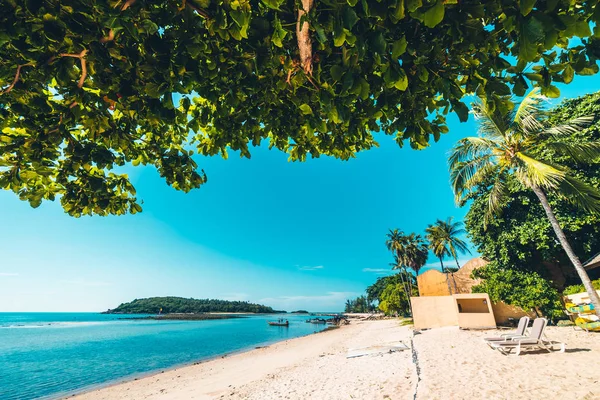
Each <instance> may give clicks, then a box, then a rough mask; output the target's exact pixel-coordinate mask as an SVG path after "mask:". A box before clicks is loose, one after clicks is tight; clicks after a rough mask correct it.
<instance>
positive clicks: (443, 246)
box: [425, 219, 458, 294]
mask: <svg viewBox="0 0 600 400" xmlns="http://www.w3.org/2000/svg"><path fill="white" fill-rule="evenodd" d="M437 222H443V221H441V220H439V219H438V220H437ZM425 232H426V233H427V234H426V235H425V237H426V238H427V241H428V242H429V249H430V250H431V251H432V252H433V254H434V255H435V256H436V257H437V258H439V259H440V265H441V267H442V273H444V274H445V275H446V285H448V293H450V294H452V287H451V286H450V280H449V279H448V274H447V273H446V269H445V268H444V257H446V256H449V255H451V253H450V250H449V249H448V244H447V241H446V235H445V234H444V231H443V230H442V228H441V227H440V226H439V225H438V224H437V223H436V225H429V226H428V227H427V229H425ZM454 290H455V291H456V292H458V290H457V288H456V282H454Z"/></svg>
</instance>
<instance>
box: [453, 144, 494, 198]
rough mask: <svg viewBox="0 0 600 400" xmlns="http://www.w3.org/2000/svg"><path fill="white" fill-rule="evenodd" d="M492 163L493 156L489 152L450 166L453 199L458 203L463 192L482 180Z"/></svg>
mask: <svg viewBox="0 0 600 400" xmlns="http://www.w3.org/2000/svg"><path fill="white" fill-rule="evenodd" d="M492 163H493V156H492V155H491V154H486V155H484V156H481V157H477V158H474V159H471V160H469V161H466V162H461V163H459V164H455V165H454V167H453V168H451V170H450V184H451V186H452V190H453V191H454V196H455V201H456V202H457V203H460V202H461V199H462V198H463V197H464V196H465V194H466V193H468V192H469V191H470V190H471V189H473V188H474V187H475V186H476V184H478V183H480V182H479V180H481V181H483V178H484V176H483V175H484V174H486V173H487V171H489V170H490V169H491V168H492V167H489V166H490V165H492V166H495V164H492ZM473 178H476V179H473Z"/></svg>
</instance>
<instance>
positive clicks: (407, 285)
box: [390, 255, 413, 315]
mask: <svg viewBox="0 0 600 400" xmlns="http://www.w3.org/2000/svg"><path fill="white" fill-rule="evenodd" d="M390 266H391V267H392V269H396V270H399V271H400V272H399V273H398V275H400V281H401V282H402V288H403V289H404V292H405V293H406V296H407V297H408V299H409V300H408V308H409V310H410V315H412V305H411V304H410V296H412V293H413V286H412V275H411V274H409V273H408V271H407V270H406V267H405V266H404V265H402V263H401V262H400V260H399V259H398V256H397V255H394V262H393V263H390ZM405 276H406V279H404V277H405Z"/></svg>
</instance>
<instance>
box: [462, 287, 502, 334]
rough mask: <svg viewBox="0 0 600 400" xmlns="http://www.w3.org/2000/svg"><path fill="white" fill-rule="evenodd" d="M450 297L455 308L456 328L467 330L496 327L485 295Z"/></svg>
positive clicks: (487, 297)
mask: <svg viewBox="0 0 600 400" xmlns="http://www.w3.org/2000/svg"><path fill="white" fill-rule="evenodd" d="M452 297H453V298H454V301H455V302H456V306H457V310H456V311H457V312H458V326H460V327H461V328H469V329H484V328H495V327H496V319H495V318H494V311H493V309H492V304H491V301H490V298H489V296H488V295H487V294H486V293H473V294H455V295H454V296H452ZM459 305H460V307H459Z"/></svg>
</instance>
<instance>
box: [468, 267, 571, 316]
mask: <svg viewBox="0 0 600 400" xmlns="http://www.w3.org/2000/svg"><path fill="white" fill-rule="evenodd" d="M472 277H473V278H475V279H481V280H482V281H481V283H480V284H479V285H475V286H473V288H472V289H471V291H472V292H473V293H487V294H488V295H489V296H490V300H492V301H494V302H497V301H503V302H505V303H506V304H510V305H513V306H516V307H520V308H522V309H523V310H539V311H541V312H542V314H544V315H545V316H547V317H549V318H557V317H561V316H563V315H564V313H563V306H562V303H561V301H560V295H559V294H558V291H557V290H556V289H555V288H553V287H552V285H551V282H550V281H547V280H546V279H544V278H542V277H541V276H540V275H539V274H538V273H536V272H528V271H521V270H515V269H502V268H498V266H496V265H495V263H490V264H488V265H486V266H484V267H481V268H478V269H476V270H474V271H473V273H472Z"/></svg>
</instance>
